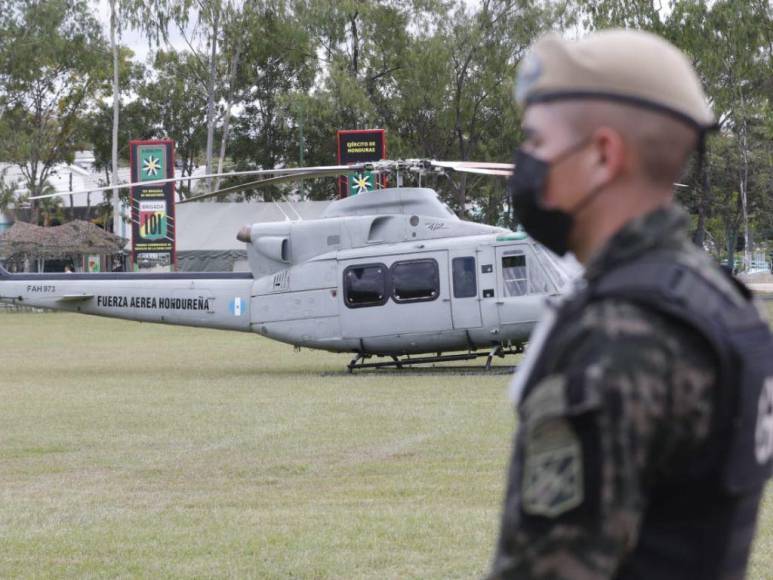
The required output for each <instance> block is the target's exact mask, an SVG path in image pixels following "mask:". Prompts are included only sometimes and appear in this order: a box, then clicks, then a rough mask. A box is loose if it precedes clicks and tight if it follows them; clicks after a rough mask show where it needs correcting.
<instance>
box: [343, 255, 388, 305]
mask: <svg viewBox="0 0 773 580" xmlns="http://www.w3.org/2000/svg"><path fill="white" fill-rule="evenodd" d="M387 272H388V270H387V267H386V266H384V265H383V264H363V265H358V266H349V267H348V268H346V270H344V302H345V303H346V305H347V306H348V307H349V308H358V307H360V306H381V305H382V304H384V303H385V302H386V301H387V298H388V297H389V296H388V294H387Z"/></svg>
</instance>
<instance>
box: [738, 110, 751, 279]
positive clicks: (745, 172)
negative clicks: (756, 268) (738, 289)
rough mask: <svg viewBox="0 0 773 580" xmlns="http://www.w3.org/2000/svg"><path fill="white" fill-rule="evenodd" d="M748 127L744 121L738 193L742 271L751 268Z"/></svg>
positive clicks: (742, 125)
mask: <svg viewBox="0 0 773 580" xmlns="http://www.w3.org/2000/svg"><path fill="white" fill-rule="evenodd" d="M747 135H748V126H747V124H746V119H744V121H743V123H742V124H741V139H740V145H741V160H742V164H741V175H740V180H739V181H740V183H739V185H740V192H741V207H742V210H743V241H744V245H743V267H744V270H748V269H749V267H750V266H751V249H750V248H749V246H750V243H749V242H750V240H749V200H748V188H749V147H748V145H749V143H748V138H747Z"/></svg>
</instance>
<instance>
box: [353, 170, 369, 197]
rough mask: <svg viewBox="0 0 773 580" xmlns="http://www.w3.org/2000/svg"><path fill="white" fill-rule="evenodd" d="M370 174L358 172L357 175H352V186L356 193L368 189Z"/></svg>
mask: <svg viewBox="0 0 773 580" xmlns="http://www.w3.org/2000/svg"><path fill="white" fill-rule="evenodd" d="M370 177H371V176H370V175H365V174H363V173H360V174H359V175H357V176H355V177H354V183H353V186H354V188H355V190H356V193H363V192H365V191H370V189H371V184H370Z"/></svg>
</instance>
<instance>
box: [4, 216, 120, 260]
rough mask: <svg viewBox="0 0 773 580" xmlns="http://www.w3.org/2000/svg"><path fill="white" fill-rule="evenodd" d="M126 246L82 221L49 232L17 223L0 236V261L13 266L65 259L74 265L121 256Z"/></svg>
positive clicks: (107, 233) (117, 237) (34, 226)
mask: <svg viewBox="0 0 773 580" xmlns="http://www.w3.org/2000/svg"><path fill="white" fill-rule="evenodd" d="M125 246H126V240H125V239H124V238H122V237H120V236H116V235H114V234H112V233H110V232H107V231H105V230H103V229H102V228H100V227H98V226H95V225H94V224H92V223H91V222H86V221H81V220H75V221H71V222H69V223H66V224H64V225H61V226H53V227H48V228H44V227H41V226H36V225H33V224H28V223H25V222H19V221H17V222H16V223H15V224H14V225H13V226H11V228H10V229H8V230H6V231H5V232H3V233H2V234H0V258H4V259H6V260H13V261H16V262H19V261H30V262H32V261H37V262H38V263H40V261H42V260H63V259H68V260H71V261H72V262H73V263H76V264H77V263H80V262H81V261H82V260H83V258H84V257H87V256H95V255H99V256H112V255H115V254H121V253H122V252H123V249H124V247H125Z"/></svg>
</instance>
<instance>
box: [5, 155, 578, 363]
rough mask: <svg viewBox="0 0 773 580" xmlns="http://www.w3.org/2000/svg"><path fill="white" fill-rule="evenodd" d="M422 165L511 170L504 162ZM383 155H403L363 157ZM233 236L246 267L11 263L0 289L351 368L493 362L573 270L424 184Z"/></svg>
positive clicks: (523, 337)
mask: <svg viewBox="0 0 773 580" xmlns="http://www.w3.org/2000/svg"><path fill="white" fill-rule="evenodd" d="M422 163H424V167H431V168H432V169H434V170H442V171H448V170H452V171H469V172H472V173H485V174H493V175H506V174H507V173H509V167H508V166H506V165H503V164H474V163H466V164H460V163H453V162H447V163H441V162H422ZM414 166H416V164H414ZM385 167H388V168H391V169H395V168H398V170H399V168H401V167H403V168H404V167H405V164H404V163H403V165H399V164H398V163H397V162H389V163H386V162H381V166H376V167H374V166H373V165H372V164H368V165H367V168H368V169H369V170H375V171H385V170H386V169H385ZM359 170H362V168H360V167H359V166H337V167H335V168H310V169H295V170H285V171H286V172H289V173H280V174H279V175H276V172H277V171H279V170H274V171H268V170H261V171H257V172H254V173H258V174H260V175H263V174H272V175H274V176H273V177H271V178H268V179H263V180H262V181H259V182H253V183H251V184H249V185H253V186H254V185H255V184H256V183H257V184H261V183H276V182H279V181H284V180H289V179H297V178H298V177H299V176H302V177H304V178H309V177H316V176H319V175H341V174H345V173H349V172H354V171H359ZM202 177H207V176H202ZM186 179H188V178H186ZM165 181H169V180H159V181H158V183H162V182H165ZM399 182H400V179H399V178H398V183H399ZM129 185H131V184H129ZM129 185H124V186H121V187H128V186H129ZM143 185H147V182H146V183H145V184H143ZM105 189H108V188H105ZM232 189H233V188H229V189H228V190H227V191H231V190H232ZM224 191H226V190H220V191H218V192H212V193H210V194H204V195H201V196H197V197H196V199H199V198H203V197H210V196H212V195H217V194H222V193H223V192H224ZM182 227H184V224H182ZM237 238H238V239H239V240H240V241H242V242H244V243H245V244H246V248H247V256H248V260H249V265H250V270H251V271H250V272H246V273H236V272H234V273H231V272H228V273H226V272H224V273H190V272H176V273H148V274H145V273H104V274H80V273H63V274H50V273H45V274H26V273H20V274H11V273H9V272H8V271H6V270H5V269H3V268H2V267H0V301H2V302H10V303H16V304H23V305H26V306H32V307H38V308H47V309H53V310H62V311H67V312H76V313H81V314H91V315H97V316H107V317H112V318H122V319H126V320H137V321H142V322H156V323H162V324H176V325H184V326H198V327H206V328H217V329H222V330H235V331H241V332H255V333H258V334H260V335H263V336H265V337H268V338H271V339H275V340H279V341H282V342H286V343H289V344H292V345H294V346H296V347H308V348H316V349H323V350H327V351H332V352H351V353H353V354H354V358H353V359H352V360H351V362H350V363H349V365H348V367H347V368H348V369H349V371H353V370H355V369H360V368H369V367H370V368H373V367H383V366H396V367H403V366H407V365H412V364H419V363H436V362H445V361H454V360H471V359H474V358H476V357H486V358H487V361H486V367H487V368H490V366H491V363H492V360H493V357H495V356H500V357H501V356H504V355H508V354H515V353H519V352H522V351H523V348H524V343H525V342H526V341H527V339H528V337H529V334H530V332H531V330H532V328H533V327H534V325H535V323H536V321H537V319H538V318H539V317H540V313H541V310H542V307H543V303H544V300H545V297H546V296H548V295H556V294H560V293H562V292H564V291H565V290H566V289H567V287H568V285H569V282H570V279H571V278H572V272H571V270H570V269H569V268H567V267H566V265H565V264H564V263H563V262H562V261H560V260H559V259H558V258H557V257H556V256H555V255H553V254H551V253H550V252H548V251H547V250H546V249H545V248H543V247H542V246H540V245H539V244H537V243H535V242H534V241H533V240H531V239H529V238H528V237H527V236H526V235H525V234H523V233H521V232H513V231H510V230H508V229H504V228H499V227H494V226H489V225H483V224H479V223H473V222H469V221H463V220H460V219H459V218H458V217H457V216H456V215H455V214H454V213H453V211H451V210H450V209H449V208H448V207H447V206H446V205H445V204H444V203H442V202H441V201H440V199H439V198H438V196H437V194H436V193H435V191H433V190H432V189H428V188H422V187H395V188H383V189H378V190H375V191H370V192H367V193H361V194H359V195H356V196H353V197H349V198H345V199H340V200H337V201H334V202H332V203H331V204H330V205H329V206H328V207H327V208H326V210H325V211H324V213H323V214H322V216H321V217H320V218H319V219H313V220H302V221H283V222H275V223H258V224H253V225H251V226H245V227H243V228H242V229H241V231H239V232H238V234H237ZM371 357H377V359H376V361H375V362H368V359H370V358H371Z"/></svg>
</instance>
